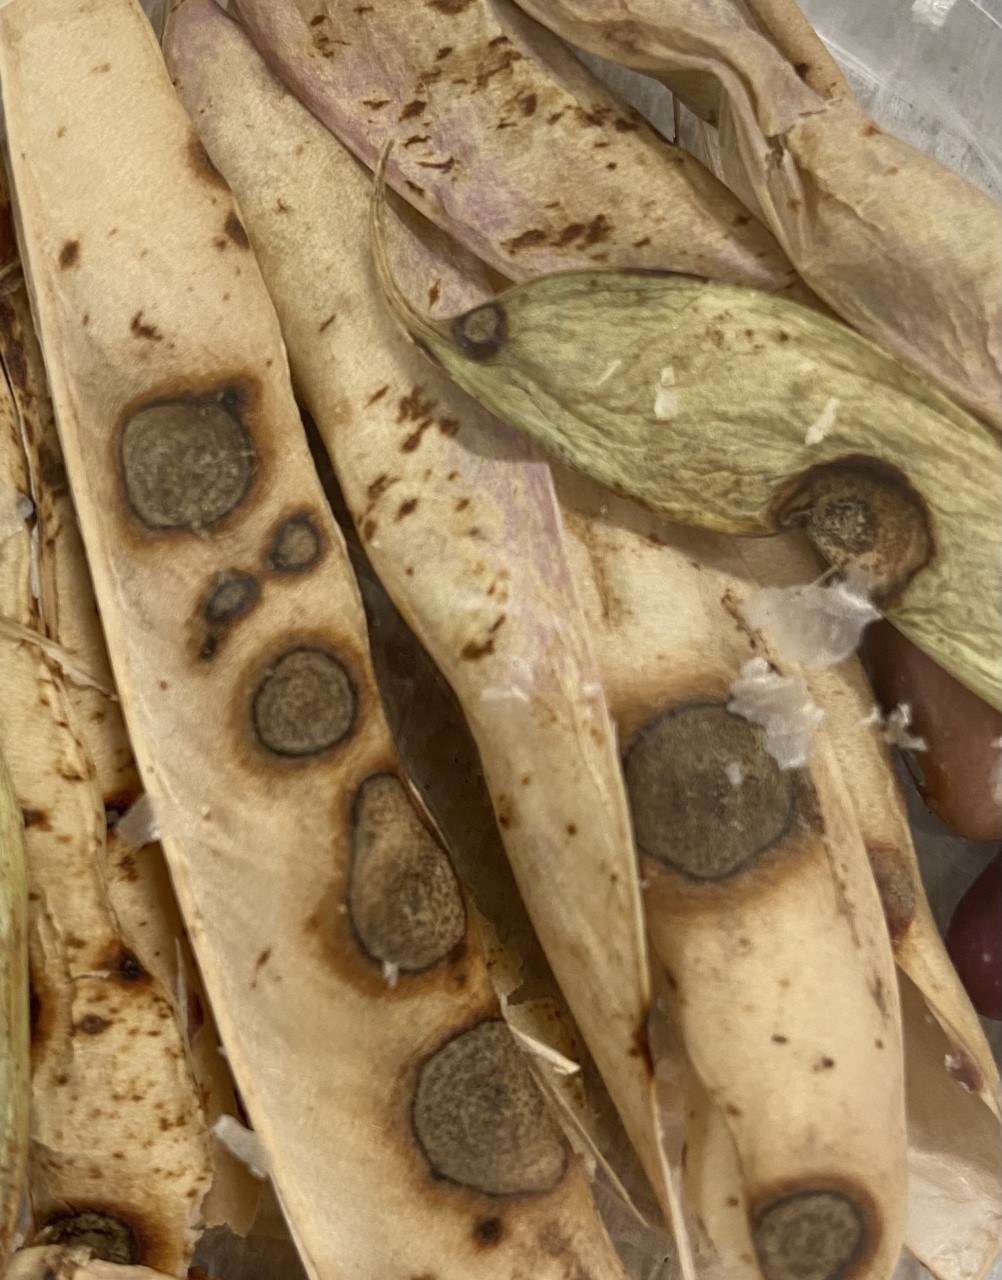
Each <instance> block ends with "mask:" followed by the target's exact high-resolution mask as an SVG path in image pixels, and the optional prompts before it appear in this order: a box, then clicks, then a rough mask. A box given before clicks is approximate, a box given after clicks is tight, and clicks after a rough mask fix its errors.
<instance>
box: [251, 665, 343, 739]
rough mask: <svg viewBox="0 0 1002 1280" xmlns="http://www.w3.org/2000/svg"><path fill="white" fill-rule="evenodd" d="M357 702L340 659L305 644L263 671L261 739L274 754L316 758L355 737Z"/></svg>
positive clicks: (256, 699)
mask: <svg viewBox="0 0 1002 1280" xmlns="http://www.w3.org/2000/svg"><path fill="white" fill-rule="evenodd" d="M356 702H357V699H356V695H355V688H354V685H353V684H352V681H351V678H350V676H349V675H348V672H347V671H346V670H345V667H344V665H343V664H342V662H341V661H340V659H339V658H338V657H337V656H336V655H335V654H333V653H331V652H330V651H329V650H327V649H323V648H319V647H316V646H307V645H303V646H298V647H296V648H294V649H290V650H288V651H287V652H285V653H283V654H281V655H280V656H279V657H278V658H275V659H274V660H273V661H272V662H270V663H269V664H268V666H267V667H266V668H265V670H264V671H263V672H262V673H261V675H260V676H259V678H258V680H257V684H256V686H255V689H254V693H253V695H252V699H251V719H252V722H253V727H254V732H255V735H256V737H257V738H258V740H259V742H260V743H261V744H262V746H264V747H266V748H267V749H268V750H269V751H272V752H274V753H275V754H276V755H279V756H289V757H303V756H314V755H319V754H320V753H321V752H324V751H328V750H330V749H331V748H332V747H334V746H336V745H337V744H338V743H339V742H341V740H342V739H343V738H345V737H346V736H347V735H348V734H349V733H350V731H351V728H352V725H353V724H354V720H355V709H356Z"/></svg>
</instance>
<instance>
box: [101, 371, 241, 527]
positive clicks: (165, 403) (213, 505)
mask: <svg viewBox="0 0 1002 1280" xmlns="http://www.w3.org/2000/svg"><path fill="white" fill-rule="evenodd" d="M119 459H120V465H121V471H122V479H123V483H124V486H125V494H126V498H127V500H128V503H129V506H130V508H131V509H132V511H133V513H134V514H135V515H136V517H137V518H138V519H139V520H140V521H141V522H142V523H143V524H144V525H145V526H146V527H147V528H148V529H153V530H168V529H190V530H198V529H204V528H207V527H208V526H210V525H213V524H215V523H216V522H217V521H219V520H221V519H222V518H223V517H224V516H226V515H228V514H229V513H230V512H231V511H233V510H234V509H235V508H236V507H237V506H239V505H240V503H241V502H242V501H243V500H244V498H245V497H246V496H247V493H248V491H249V489H250V487H251V483H252V481H253V478H254V469H255V454H254V446H253V442H252V440H251V437H250V433H249V432H248V430H247V428H246V427H245V426H244V424H243V422H242V421H241V418H240V409H239V398H238V397H237V396H236V395H234V394H232V393H229V392H221V393H219V394H217V395H203V396H178V397H175V398H172V399H164V400H159V401H155V402H153V403H151V404H147V405H144V406H143V407H142V408H140V409H137V410H136V411H135V412H134V413H133V414H131V415H130V416H129V417H128V418H127V419H126V421H125V423H124V425H123V427H122V431H121V436H120V440H119Z"/></svg>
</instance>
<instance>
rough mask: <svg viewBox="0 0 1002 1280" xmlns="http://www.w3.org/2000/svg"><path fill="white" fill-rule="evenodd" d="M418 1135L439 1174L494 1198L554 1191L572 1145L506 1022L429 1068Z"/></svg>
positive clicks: (484, 1029)
mask: <svg viewBox="0 0 1002 1280" xmlns="http://www.w3.org/2000/svg"><path fill="white" fill-rule="evenodd" d="M413 1124H414V1132H415V1135H416V1137H417V1139H418V1142H419V1143H420V1145H421V1148H422V1150H423V1151H424V1154H425V1156H426V1158H427V1160H428V1163H429V1164H430V1166H431V1168H432V1170H433V1172H434V1173H435V1174H436V1175H437V1176H438V1177H440V1178H447V1179H449V1180H450V1181H451V1182H456V1183H460V1184H461V1185H462V1186H465V1187H470V1188H472V1189H474V1190H476V1191H481V1192H484V1193H485V1194H487V1195H514V1194H517V1193H522V1194H525V1193H529V1192H537V1193H538V1192H542V1191H548V1190H549V1189H550V1188H551V1187H553V1186H555V1185H556V1183H557V1182H559V1180H560V1179H561V1177H562V1176H563V1173H564V1169H565V1167H566V1163H567V1148H566V1146H565V1143H564V1140H563V1137H562V1136H561V1133H560V1130H559V1129H558V1127H557V1125H556V1123H555V1122H554V1120H553V1118H552V1116H551V1115H550V1113H549V1111H548V1110H547V1107H546V1103H545V1101H544V1099H543V1096H542V1094H541V1093H540V1090H539V1087H538V1085H537V1084H536V1082H535V1081H534V1080H533V1078H532V1073H531V1071H530V1069H529V1067H528V1065H527V1064H526V1061H525V1058H524V1055H523V1054H522V1052H521V1050H520V1049H519V1048H518V1046H517V1045H516V1044H515V1041H514V1039H513V1038H512V1035H511V1032H510V1031H509V1030H508V1027H507V1025H506V1024H505V1023H504V1022H503V1021H502V1020H501V1019H500V1018H491V1019H487V1020H486V1021H484V1022H480V1023H477V1024H476V1025H475V1026H473V1027H471V1028H469V1029H468V1030H466V1031H463V1032H460V1034H459V1035H457V1036H455V1037H454V1038H453V1039H451V1040H449V1041H447V1042H446V1043H445V1044H444V1045H443V1046H442V1047H441V1048H440V1049H438V1050H437V1051H436V1052H435V1053H433V1054H432V1055H431V1057H430V1058H428V1059H427V1060H426V1061H425V1062H424V1063H423V1064H422V1066H421V1068H420V1071H419V1074H418V1079H417V1086H416V1089H415V1095H414V1107H413Z"/></svg>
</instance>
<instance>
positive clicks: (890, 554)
mask: <svg viewBox="0 0 1002 1280" xmlns="http://www.w3.org/2000/svg"><path fill="white" fill-rule="evenodd" d="M773 513H774V518H775V523H776V526H777V528H780V529H788V528H790V527H791V526H794V525H799V526H802V527H803V529H804V531H805V532H806V534H807V536H808V537H809V538H810V539H811V541H812V542H813V543H814V545H815V547H816V548H817V549H818V551H819V552H820V553H821V555H822V556H824V558H825V559H826V560H827V561H828V563H829V564H830V565H832V566H833V567H834V568H835V569H837V570H838V571H839V572H840V573H843V574H846V573H849V572H850V571H852V570H856V571H858V572H860V573H862V574H864V575H865V576H866V578H867V580H868V581H869V583H870V584H871V593H872V595H873V598H874V600H875V601H876V603H877V604H879V605H881V606H886V605H888V604H890V603H892V602H893V601H894V600H895V599H897V598H898V597H899V596H900V595H901V593H902V592H903V591H904V589H905V587H907V585H908V583H909V582H910V581H911V580H912V578H913V577H914V576H915V574H916V573H918V572H919V570H920V569H921V568H922V567H923V566H924V565H926V564H928V563H929V561H930V560H931V559H932V557H933V555H934V554H935V543H934V540H933V535H932V525H931V522H930V519H929V512H928V510H927V508H926V504H925V502H924V500H923V499H922V497H921V495H920V494H919V493H918V491H917V490H916V489H915V488H914V487H913V486H912V484H911V482H910V481H909V479H908V477H907V476H906V475H905V474H904V472H903V471H900V470H899V469H898V468H897V467H894V466H892V465H891V464H890V463H887V462H883V461H882V460H881V459H878V458H871V457H868V456H866V455H863V454H852V455H849V456H847V457H845V458H840V459H839V460H838V461H836V462H829V463H824V464H822V465H821V466H817V467H811V468H810V469H809V470H807V471H805V472H803V473H802V474H801V475H799V476H798V477H796V478H795V479H794V480H793V481H792V483H791V484H790V485H787V486H786V487H785V488H784V489H783V491H782V492H781V493H780V494H779V496H778V498H777V500H776V501H775V503H774V504H773Z"/></svg>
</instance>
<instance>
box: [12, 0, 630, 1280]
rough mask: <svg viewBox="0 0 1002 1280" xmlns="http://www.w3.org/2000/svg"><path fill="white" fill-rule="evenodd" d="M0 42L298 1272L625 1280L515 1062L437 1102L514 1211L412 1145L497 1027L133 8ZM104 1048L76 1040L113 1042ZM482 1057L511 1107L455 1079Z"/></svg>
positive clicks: (251, 1109)
mask: <svg viewBox="0 0 1002 1280" xmlns="http://www.w3.org/2000/svg"><path fill="white" fill-rule="evenodd" d="M0 36H2V39H0V73H2V79H3V91H4V107H5V113H6V119H7V126H8V133H9V138H10V140H11V157H12V168H13V176H14V179H15V187H16V196H17V202H18V208H19V214H20V222H21V226H22V228H23V238H24V246H25V258H26V261H25V266H26V270H27V273H28V276H29V279H30V286H31V290H32V294H33V301H34V306H35V309H36V314H37V318H38V321H39V331H40V338H41V341H42V345H43V348H44V349H45V352H46V357H47V362H48V366H49V374H50V380H51V385H52V394H53V402H54V405H55V409H56V414H57V418H58V422H59V429H60V435H61V439H62V443H63V446H64V454H65V459H66V465H67V469H68V472H69V475H70V479H71V482H72V484H73V489H74V496H75V499H76V502H77V505H78V510H79V515H80V523H81V529H82V533H83V537H84V541H85V543H86V546H87V552H88V558H89V560H90V563H91V565H92V567H93V573H94V585H95V592H96V595H97V599H98V602H99V605H100V608H101V614H102V618H103V621H104V625H105V628H106V631H107V637H108V646H109V650H110V653H111V658H112V663H113V666H114V671H115V676H116V681H117V684H118V689H119V692H120V695H121V699H122V705H123V708H124V710H125V713H126V718H127V720H128V724H129V730H130V733H131V736H132V740H133V743H134V746H135V750H136V756H137V760H138V763H139V767H140V771H141V773H142V776H143V781H144V783H145V786H146V789H147V792H148V794H149V797H150V800H151V803H152V805H153V809H154V812H155V813H156V815H157V819H158V823H159V825H160V827H161V831H162V839H163V845H164V849H165V852H166V854H167V857H168V860H169V862H170V866H171V872H172V876H173V879H174V883H175V885H176V888H177V891H178V896H179V900H180V904H181V907H182V911H183V913H184V917H185V921H186V924H187V926H188V929H189V932H190V936H191V939H192V943H193V945H194V948H195V951H196V954H197V956H198V959H199V964H200V968H201V970H202V973H203V975H204V977H205V982H206V987H207V990H208V994H209V996H210V999H211V1001H212V1005H213V1008H214V1010H215V1012H216V1014H217V1016H218V1021H219V1026H220V1031H221V1033H222V1037H223V1040H224V1043H225V1046H226V1050H227V1055H228V1058H229V1061H230V1063H231V1065H232V1067H233V1070H234V1074H235V1076H236V1079H237V1081H238V1084H239V1087H240V1090H241V1095H242V1097H243V1100H244V1102H245V1104H246V1108H247V1111H248V1114H249V1116H250V1119H251V1121H252V1123H253V1124H254V1127H255V1129H256V1130H257V1133H258V1135H259V1137H260V1139H261V1141H262V1142H263V1144H264V1147H265V1150H266V1151H267V1152H268V1154H269V1157H270V1161H271V1172H272V1176H273V1179H274V1182H275V1185H276V1188H277V1190H278V1193H279V1196H280V1199H281V1201H282V1205H283V1208H284V1210H285V1212H286V1214H287V1216H288V1219H289V1221H290V1224H291V1226H292V1230H293V1233H294V1235H295V1237H296V1241H297V1244H298V1245H299V1247H300V1250H301V1253H302V1256H303V1259H304V1264H305V1266H306V1268H307V1270H308V1271H309V1273H310V1274H311V1275H312V1276H315V1277H322V1278H323V1280H327V1278H328V1277H329V1278H330V1280H334V1278H335V1277H340V1276H341V1275H343V1274H345V1273H346V1272H347V1271H351V1272H352V1273H354V1274H357V1275H359V1276H371V1277H373V1278H374V1280H375V1278H377V1277H378V1280H397V1278H399V1280H410V1277H411V1276H412V1275H414V1274H422V1273H428V1274H435V1275H436V1276H440V1277H443V1278H445V1280H447V1278H448V1277H450V1276H453V1277H456V1278H457V1280H458V1278H459V1277H465V1276H467V1275H469V1274H471V1273H472V1272H477V1273H478V1274H483V1275H485V1276H489V1275H497V1276H499V1277H501V1276H508V1275H509V1274H511V1272H512V1270H513V1268H514V1267H515V1265H516V1262H518V1263H519V1265H523V1266H524V1268H526V1269H528V1270H529V1271H530V1272H531V1273H532V1274H534V1275H539V1276H546V1275H553V1276H557V1275H558V1274H563V1272H565V1271H566V1269H567V1268H568V1267H571V1266H573V1267H577V1266H581V1267H588V1268H589V1269H591V1271H592V1272H593V1273H594V1274H596V1275H601V1276H608V1277H615V1276H617V1275H618V1274H619V1269H618V1265H617V1263H616V1261H615V1259H614V1258H613V1256H612V1253H611V1250H610V1248H609V1246H608V1242H607V1241H606V1239H605V1237H604V1235H603V1233H602V1230H601V1227H600V1225H599V1223H598V1220H597V1218H596V1217H595V1215H594V1210H593V1208H592V1206H591V1202H590V1198H589V1196H588V1192H587V1187H586V1184H585V1182H584V1179H583V1175H582V1173H581V1170H580V1167H579V1165H578V1163H577V1162H576V1161H574V1160H573V1159H572V1158H571V1157H570V1155H569V1154H567V1153H566V1152H565V1151H564V1147H563V1140H562V1139H559V1140H558V1144H557V1145H558V1146H559V1148H560V1150H561V1152H562V1153H564V1155H565V1157H566V1164H565V1165H563V1166H561V1168H560V1169H559V1170H556V1166H555V1164H554V1163H552V1157H551V1163H549V1164H546V1162H545V1161H544V1162H543V1169H544V1172H545V1173H546V1174H547V1177H546V1178H545V1179H543V1178H542V1177H541V1176H540V1175H539V1174H538V1172H537V1166H538V1165H539V1157H538V1153H537V1151H536V1148H535V1147H534V1146H533V1142H534V1141H536V1139H537V1135H535V1134H528V1133H526V1132H524V1116H525V1114H526V1108H529V1109H530V1112H531V1107H532V1098H533V1097H534V1095H531V1094H527V1093H526V1092H525V1088H526V1086H525V1080H524V1077H521V1076H519V1075H518V1072H517V1071H516V1070H515V1068H514V1067H513V1065H512V1058H511V1051H510V1048H506V1047H505V1046H506V1045H507V1042H504V1043H502V1044H498V1045H493V1046H492V1047H491V1048H490V1051H489V1052H488V1053H486V1054H484V1055H480V1056H478V1057H477V1059H476V1062H475V1063H473V1062H471V1063H469V1064H466V1065H464V1064H462V1063H460V1064H459V1068H458V1069H457V1070H455V1072H454V1075H453V1094H454V1097H455V1098H456V1099H457V1100H459V1101H460V1103H462V1104H463V1105H466V1106H468V1108H470V1114H475V1113H478V1111H482V1110H483V1107H484V1105H485V1099H486V1105H487V1107H488V1109H491V1108H493V1110H492V1111H491V1115H492V1116H493V1117H494V1120H493V1124H491V1123H488V1124H487V1125H486V1127H485V1128H483V1129H482V1130H481V1133H482V1134H483V1135H484V1140H489V1141H492V1142H493V1141H496V1142H497V1143H498V1144H499V1149H501V1150H503V1151H505V1152H507V1153H508V1156H507V1157H506V1158H507V1159H509V1161H510V1162H511V1164H512V1167H513V1168H515V1169H516V1174H517V1170H518V1168H521V1167H523V1166H524V1167H525V1168H526V1169H527V1170H529V1171H530V1173H528V1174H526V1175H525V1176H526V1178H528V1177H530V1176H531V1178H532V1186H526V1189H525V1191H524V1193H523V1195H522V1196H521V1197H520V1198H519V1199H518V1201H517V1203H513V1202H511V1203H510V1202H509V1201H507V1200H505V1199H504V1198H503V1196H502V1195H501V1193H499V1191H498V1189H497V1188H496V1187H493V1186H487V1187H483V1188H478V1187H476V1186H469V1185H466V1184H465V1183H460V1182H459V1181H457V1180H454V1179H452V1178H451V1177H449V1176H448V1174H447V1176H446V1177H442V1176H441V1175H440V1174H439V1173H438V1172H437V1170H436V1164H435V1160H436V1159H443V1160H444V1159H445V1157H444V1156H442V1155H441V1153H438V1154H436V1155H434V1156H433V1155H430V1154H429V1148H430V1147H431V1146H432V1145H433V1142H432V1140H435V1141H439V1140H441V1139H442V1137H443V1136H444V1138H445V1139H446V1146H447V1149H448V1152H449V1159H451V1160H454V1161H455V1162H456V1167H457V1168H459V1167H465V1164H466V1163H468V1162H469V1161H470V1160H474V1159H475V1158H482V1156H481V1157H477V1156H476V1154H475V1153H473V1152H471V1151H470V1150H468V1149H467V1150H464V1147H463V1141H464V1138H463V1135H462V1134H461V1133H459V1134H456V1133H451V1134H450V1133H449V1132H448V1130H447V1126H445V1125H444V1122H443V1121H435V1120H434V1118H432V1119H431V1120H427V1119H423V1120H422V1122H421V1123H422V1125H423V1127H424V1130H425V1132H423V1133H421V1132H419V1131H418V1127H417V1121H416V1116H415V1112H414V1106H415V1098H416V1092H417V1089H418V1082H419V1077H420V1073H421V1069H422V1065H423V1064H426V1063H427V1062H428V1061H429V1055H431V1054H433V1053H434V1052H435V1050H436V1049H437V1048H438V1047H440V1046H442V1045H443V1044H445V1043H446V1042H448V1041H449V1040H450V1039H451V1038H452V1037H454V1036H455V1035H456V1034H457V1033H459V1032H461V1031H463V1030H464V1029H466V1028H468V1027H469V1026H471V1025H472V1024H475V1023H477V1022H479V1021H482V1020H483V1019H485V1018H487V1019H490V1018H496V1016H497V1004H496V1001H495V999H494V995H493V991H492V989H491V986H490V983H489V980H488V977H487V971H486V965H485V963H484V960H483V956H482V953H481V951H480V949H479V943H478V941H477V939H476V936H475V935H474V933H473V932H472V929H471V926H470V924H469V921H468V920H467V919H466V915H465V912H464V911H463V904H462V898H461V894H460V891H459V889H458V886H457V885H456V883H455V876H454V872H452V869H451V866H450V865H449V860H448V857H447V855H446V853H445V851H444V850H443V849H442V848H441V845H440V843H439V841H438V839H437V836H436V835H435V834H434V832H433V831H432V830H431V829H430V827H429V826H428V825H427V824H426V823H425V820H424V818H423V816H422V815H421V814H420V813H419V811H418V810H417V808H416V807H415V806H414V804H413V801H412V800H411V798H410V793H409V792H408V790H407V788H406V784H405V780H404V779H403V777H402V774H401V770H400V766H399V763H398V761H397V760H396V757H395V754H394V750H393V746H392V743H391V741H390V737H389V733H388V730H387V728H386V725H385V722H384V720H383V717H382V712H381V708H380V703H379V697H378V693H377V691H376V688H375V683H374V679H373V675H372V671H371V667H370V663H369V658H368V653H367V638H366V632H365V624H364V618H363V614H362V609H361V604H360V601H359V598H358V593H357V588H356V585H355V582H354V579H353V577H352V574H351V570H350V567H349V565H348V561H347V558H346V555H345V552H344V544H343V541H342V539H341V536H340V534H339V532H338V530H337V527H336V525H335V523H334V521H333V518H332V517H331V514H330V511H329V508H328V507H327V505H326V502H325V500H324V497H323V494H322V491H321V488H320V485H319V481H318V479H317V476H316V473H315V471H314V469H313V464H312V461H311V459H310V456H309V452H308V449H307V446H306V442H305V438H304V436H303V433H302V428H301V424H300V422H299V417H298V414H297V411H296V407H295V403H294V400H293V398H292V394H291V389H290V386H289V382H288V375H287V370H286V364H285V355H284V349H283V346H282V342H281V337H280V334H279V329H278V323H277V320H276V317H275V315H274V312H273V311H272V309H271V306H270V303H269V301H268V297H267V294H266V292H265V289H264V285H263V282H262V280H261V277H260V275H259V273H258V269H257V266H256V263H255V260H254V257H253V254H252V253H251V251H250V248H249V241H248V237H247V234H246V232H245V231H244V228H243V224H242V221H241V219H240V216H239V214H238V212H237V210H236V208H235V207H234V204H233V201H232V199H231V197H230V195H229V193H228V191H227V189H226V187H225V186H224V185H223V183H222V181H221V179H220V178H219V175H218V173H216V171H215V170H214V169H213V167H212V165H211V164H210V163H209V162H208V160H207V158H206V155H205V152H204V151H203V149H202V147H201V145H200V143H199V142H198V140H197V138H196V137H195V134H194V132H193V131H192V128H191V126H190V124H189V122H188V120H187V118H186V116H185V114H184V111H183V109H182V108H181V106H180V104H179V103H178V102H177V99H176V97H175V95H174V92H173V89H172V87H171V84H170V81H169V79H168V76H167V73H166V71H165V69H164V67H163V63H162V60H161V58H160V53H159V50H158V49H157V47H156V44H155V41H154V38H153V35H152V32H151V31H150V29H149V27H148V25H147V23H146V20H145V18H144V17H143V15H142V12H141V11H140V9H139V7H138V5H136V4H133V3H131V2H130V0H87V3H85V4H84V5H83V6H81V7H80V8H78V9H75V10H74V11H73V12H72V13H69V14H68V13H67V11H66V10H65V8H64V7H63V6H62V5H61V4H59V3H55V2H54V0H52V2H50V0H44V2H43V3H42V4H41V5H36V4H28V5H25V4H20V3H18V2H17V0H15V2H14V3H13V4H11V5H8V6H6V7H5V8H4V10H3V11H2V13H0ZM54 85H55V86H59V88H58V90H57V91H55V92H53V91H52V89H51V86H54ZM71 104H72V106H71ZM64 140H65V146H64V145H63V143H64ZM28 156H30V157H31V162H30V163H28V162H27V160H26V157H28ZM151 210H156V211H157V214H156V218H155V224H154V220H153V219H151V217H150V216H149V214H150V211H151ZM68 246H69V247H68ZM165 743H167V744H170V745H169V747H167V748H166V749H165V747H164V744H165ZM181 744H183V749H182V747H181ZM386 780H388V781H386ZM374 885H379V886H380V887H379V888H378V889H376V890H375V891H374V889H373V886H374ZM374 894H378V895H379V897H378V901H377V900H374ZM369 948H371V950H370V949H369ZM401 961H404V962H405V963H401ZM389 966H392V968H390V967H389ZM101 1017H102V1015H101V1012H100V1011H99V1010H98V1009H94V1010H93V1011H92V1010H89V1009H88V1010H87V1011H86V1013H85V1014H84V1016H83V1019H82V1022H81V1033H82V1034H84V1035H95V1036H100V1035H102V1034H107V1032H106V1030H105V1029H104V1027H103V1026H102V1025H101ZM498 1025H499V1026H500V1024H498ZM505 1034H507V1033H505ZM492 1054H493V1055H494V1057H496V1058H497V1064H496V1068H495V1070H496V1073H497V1075H496V1079H495V1083H497V1082H498V1081H500V1082H502V1083H504V1084H505V1087H506V1089H507V1095H502V1094H500V1093H498V1091H497V1089H496V1088H494V1087H493V1086H491V1085H490V1083H489V1084H488V1087H487V1089H486V1093H485V1092H484V1086H483V1083H482V1081H481V1078H480V1076H478V1075H477V1072H476V1070H475V1069H474V1068H475V1067H477V1068H481V1067H483V1065H484V1062H485V1060H489V1059H490V1057H491V1055H492ZM426 1069H427V1068H426ZM467 1096H469V1097H470V1099H471V1100H470V1101H469V1102H466V1103H464V1102H463V1100H464V1098H466V1097H467ZM478 1099H479V1100H478ZM509 1107H511V1108H512V1109H513V1116H514V1119H513V1120H511V1121H508V1120H506V1119H505V1115H506V1112H507V1110H508V1108H509ZM512 1134H514V1135H515V1138H516V1141H515V1145H514V1146H512ZM466 1141H467V1142H468V1139H467V1140H466ZM426 1143H427V1144H428V1145H425V1144H426ZM520 1147H524V1148H525V1151H524V1153H523V1154H521V1155H520V1154H519V1148H520ZM512 1153H514V1155H513V1154H512ZM550 1175H552V1176H550ZM544 1181H545V1186H544V1185H543V1183H544ZM359 1224H367V1229H366V1230H360V1229H359ZM556 1242H559V1244H560V1247H559V1248H557V1247H556Z"/></svg>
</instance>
